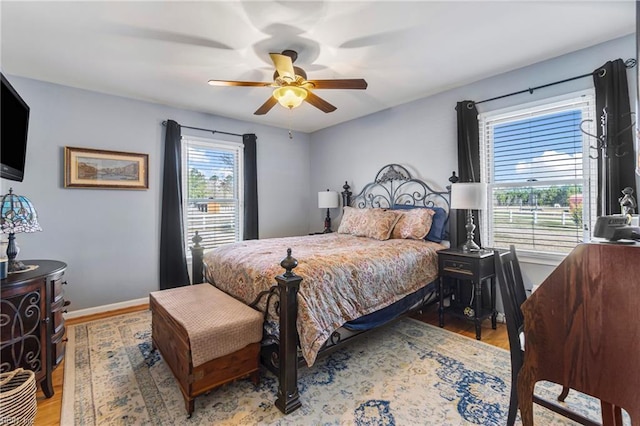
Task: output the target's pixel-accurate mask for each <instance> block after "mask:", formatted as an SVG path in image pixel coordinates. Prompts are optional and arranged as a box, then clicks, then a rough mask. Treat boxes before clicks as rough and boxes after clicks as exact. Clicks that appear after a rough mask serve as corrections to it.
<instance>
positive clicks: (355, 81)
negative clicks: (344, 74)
mask: <svg viewBox="0 0 640 426" xmlns="http://www.w3.org/2000/svg"><path fill="white" fill-rule="evenodd" d="M307 83H311V84H312V85H313V88H314V89H362V90H364V89H366V88H367V82H366V81H365V80H364V79H363V78H350V79H343V80H308V81H307Z"/></svg>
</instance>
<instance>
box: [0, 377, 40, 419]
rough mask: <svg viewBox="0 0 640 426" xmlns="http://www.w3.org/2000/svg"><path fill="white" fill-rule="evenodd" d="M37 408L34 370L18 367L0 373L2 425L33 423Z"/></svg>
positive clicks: (0, 414)
mask: <svg viewBox="0 0 640 426" xmlns="http://www.w3.org/2000/svg"><path fill="white" fill-rule="evenodd" d="M37 409H38V405H37V401H36V376H35V374H33V371H31V370H23V369H22V368H18V369H16V370H13V371H9V372H6V373H2V374H0V425H3V426H4V425H32V424H33V423H34V420H35V418H36V410H37Z"/></svg>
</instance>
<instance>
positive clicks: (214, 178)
mask: <svg viewBox="0 0 640 426" xmlns="http://www.w3.org/2000/svg"><path fill="white" fill-rule="evenodd" d="M242 153H243V146H242V144H236V143H232V142H223V141H216V140H211V139H199V138H193V137H183V138H182V175H183V177H182V194H183V203H184V205H183V211H184V226H185V240H186V241H185V244H186V247H187V256H188V257H190V256H191V251H190V250H189V247H191V246H192V245H193V243H192V242H191V239H192V238H193V236H194V235H195V233H196V231H198V234H199V235H200V236H201V237H202V242H201V243H200V244H201V245H202V246H203V247H204V248H205V250H210V249H213V248H216V247H219V246H221V245H224V244H228V243H233V242H236V241H240V240H242V212H243V197H242V188H243V176H244V173H243V170H242V164H243V161H242Z"/></svg>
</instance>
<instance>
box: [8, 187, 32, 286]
mask: <svg viewBox="0 0 640 426" xmlns="http://www.w3.org/2000/svg"><path fill="white" fill-rule="evenodd" d="M0 207H1V209H2V210H1V212H0V230H1V231H2V233H3V234H9V244H8V245H7V258H8V261H9V264H8V265H7V266H8V271H9V273H11V272H17V271H22V270H25V269H27V266H25V265H24V264H23V263H22V262H20V261H18V260H16V256H17V255H18V252H19V251H20V250H19V249H18V246H17V245H16V236H15V234H18V233H21V232H36V231H42V228H41V227H40V225H39V224H38V214H37V213H36V209H35V208H34V207H33V204H31V201H29V199H28V198H27V197H24V196H22V195H16V194H14V193H13V188H9V193H8V194H5V195H4V196H3V197H2V203H1V204H0Z"/></svg>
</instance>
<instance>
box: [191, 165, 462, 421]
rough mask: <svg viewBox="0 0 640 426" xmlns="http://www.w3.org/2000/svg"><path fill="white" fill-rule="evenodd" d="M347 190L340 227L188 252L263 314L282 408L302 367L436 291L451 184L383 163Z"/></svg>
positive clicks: (210, 277) (292, 403) (294, 393)
mask: <svg viewBox="0 0 640 426" xmlns="http://www.w3.org/2000/svg"><path fill="white" fill-rule="evenodd" d="M450 180H451V179H450ZM343 189H344V191H343V192H342V196H343V205H344V206H345V207H344V211H343V218H342V222H341V224H340V227H339V228H338V232H335V233H330V234H321V235H307V236H301V237H286V238H272V239H264V240H250V241H242V242H238V243H234V244H228V245H225V246H223V247H219V248H217V249H214V250H211V251H209V252H208V253H207V254H205V255H204V257H203V258H201V257H200V256H197V255H196V253H197V252H198V251H199V250H196V251H194V271H196V270H198V271H202V273H203V276H204V277H205V278H206V281H207V282H209V283H211V284H213V285H215V286H216V287H217V288H219V289H221V290H223V291H225V292H226V293H228V294H230V295H232V296H233V297H235V298H237V299H239V300H241V301H243V302H244V303H246V304H248V305H250V306H253V307H255V308H256V309H259V310H260V311H262V312H263V313H264V325H265V327H264V337H263V342H262V350H261V361H262V363H263V364H264V365H265V366H266V367H267V368H268V369H270V370H271V371H272V372H274V374H276V376H277V377H278V379H279V390H278V397H277V399H276V406H277V407H278V408H279V409H280V410H281V411H282V412H284V413H285V414H287V413H290V412H292V411H294V410H296V409H297V408H299V407H300V405H301V403H300V400H299V395H298V388H297V369H298V367H299V366H304V365H307V366H312V365H313V363H314V362H315V360H316V359H317V357H318V356H321V355H323V354H325V353H328V352H330V351H332V350H335V349H336V348H338V347H339V346H341V345H342V344H344V343H346V342H348V341H349V340H351V339H352V338H355V337H357V336H361V335H363V334H364V333H366V332H367V331H370V330H372V329H374V328H376V327H378V326H380V325H383V324H386V323H388V322H390V321H392V320H394V319H396V318H398V317H400V316H403V315H407V314H409V313H412V312H415V311H417V310H419V309H420V308H422V307H423V306H425V305H426V304H427V303H430V302H432V301H434V300H435V299H436V298H435V295H436V289H437V278H438V270H437V264H438V261H437V254H436V252H437V251H438V250H440V249H443V248H445V247H446V240H447V237H448V226H447V225H448V219H449V217H448V216H449V215H448V213H449V191H448V189H449V188H447V191H435V190H433V189H432V188H431V187H430V186H429V185H428V184H426V183H425V182H423V181H422V180H419V179H416V178H413V177H412V176H411V174H410V173H409V171H408V170H407V169H406V168H405V167H403V166H401V165H398V164H389V165H386V166H384V167H383V168H382V169H380V170H379V171H378V173H377V174H376V176H375V179H374V180H373V181H372V182H371V183H369V184H367V185H365V187H364V188H363V189H362V191H361V192H360V193H359V194H358V195H356V196H355V197H352V193H351V191H350V187H349V185H348V184H347V183H345V186H344V187H343ZM413 217H415V218H419V219H411V218H413ZM418 221H419V222H420V223H418ZM425 221H426V222H427V227H426V229H427V230H428V233H427V235H426V236H424V231H425V228H424V226H423V225H424V223H423V222H425ZM416 232H417V234H416ZM412 234H415V235H413V236H412ZM390 237H393V238H390ZM285 253H286V257H285V258H284V259H282V258H283V256H284V255H285ZM281 260H282V261H281ZM283 268H284V269H285V271H284V273H283ZM194 276H195V274H194ZM274 278H275V280H276V284H275V285H274ZM194 281H195V280H194Z"/></svg>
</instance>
